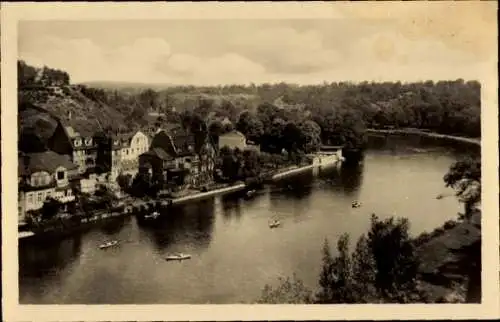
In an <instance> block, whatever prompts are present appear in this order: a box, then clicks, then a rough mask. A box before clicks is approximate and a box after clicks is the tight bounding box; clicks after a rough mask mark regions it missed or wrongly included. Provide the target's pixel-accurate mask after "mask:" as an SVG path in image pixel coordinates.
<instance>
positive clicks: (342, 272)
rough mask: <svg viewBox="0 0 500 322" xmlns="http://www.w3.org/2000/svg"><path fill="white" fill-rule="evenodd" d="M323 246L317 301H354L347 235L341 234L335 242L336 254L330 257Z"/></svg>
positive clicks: (326, 244)
mask: <svg viewBox="0 0 500 322" xmlns="http://www.w3.org/2000/svg"><path fill="white" fill-rule="evenodd" d="M327 247H328V243H327V242H325V245H324V246H323V265H324V266H323V268H322V271H321V275H320V281H319V283H320V286H321V288H320V291H319V293H318V295H317V299H318V302H319V303H355V302H356V298H355V297H354V295H355V293H354V292H353V278H352V263H351V258H350V255H349V235H348V234H343V235H342V236H340V238H339V240H338V242H337V251H338V253H339V254H338V256H337V257H335V258H333V259H331V257H330V252H329V250H328V249H327Z"/></svg>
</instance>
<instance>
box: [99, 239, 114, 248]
mask: <svg viewBox="0 0 500 322" xmlns="http://www.w3.org/2000/svg"><path fill="white" fill-rule="evenodd" d="M117 245H118V241H116V240H112V241H109V242H106V243H104V244H101V245H99V248H100V249H106V248H110V247H114V246H117Z"/></svg>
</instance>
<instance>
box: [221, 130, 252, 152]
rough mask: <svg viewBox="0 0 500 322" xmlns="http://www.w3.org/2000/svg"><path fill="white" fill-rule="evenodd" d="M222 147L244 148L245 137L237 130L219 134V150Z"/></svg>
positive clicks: (245, 145)
mask: <svg viewBox="0 0 500 322" xmlns="http://www.w3.org/2000/svg"><path fill="white" fill-rule="evenodd" d="M223 147H228V148H230V149H235V148H238V149H240V150H244V149H245V148H246V147H247V144H246V137H245V136H244V135H243V134H242V133H241V132H238V131H231V132H229V133H225V134H222V135H221V136H219V150H220V149H222V148H223Z"/></svg>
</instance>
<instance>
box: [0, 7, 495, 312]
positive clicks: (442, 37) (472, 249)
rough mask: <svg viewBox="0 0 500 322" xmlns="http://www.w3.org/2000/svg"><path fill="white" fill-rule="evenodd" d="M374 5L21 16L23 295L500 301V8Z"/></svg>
mask: <svg viewBox="0 0 500 322" xmlns="http://www.w3.org/2000/svg"><path fill="white" fill-rule="evenodd" d="M367 4H371V3H370V2H368V3H365V5H364V6H361V7H364V8H365V9H364V10H365V11H363V10H360V9H359V7H358V8H356V7H354V6H349V5H347V4H343V5H338V6H335V5H332V6H329V7H325V6H324V8H323V9H321V6H319V8H318V9H316V11H314V12H317V13H320V12H321V11H322V10H323V11H326V12H327V13H326V14H324V15H319V14H318V15H317V16H314V15H312V14H310V15H307V14H306V15H304V16H303V17H298V16H297V15H296V14H295V15H294V14H292V15H291V16H290V17H287V16H286V15H283V17H281V16H280V15H277V14H275V13H276V10H274V11H273V10H271V9H269V10H268V11H267V12H268V14H267V15H266V14H263V15H262V17H260V16H259V15H258V14H255V15H253V14H251V12H253V11H252V10H250V9H251V8H254V9H253V10H256V9H257V8H259V9H260V11H259V12H266V9H265V8H266V7H264V6H259V5H258V4H256V3H254V4H253V6H250V7H248V9H247V10H244V9H243V8H245V6H243V5H242V4H240V10H239V11H235V12H236V13H235V15H234V16H232V15H229V14H222V13H221V12H223V11H222V9H221V11H217V10H216V9H217V6H211V7H210V8H211V11H206V12H214V17H212V18H210V17H209V15H208V14H207V16H205V14H204V13H203V12H204V11H203V10H202V9H200V10H199V12H198V11H196V12H198V13H194V14H192V16H189V15H188V14H186V15H185V17H184V16H182V15H181V14H178V15H176V14H175V12H176V11H175V10H174V11H173V13H171V14H170V15H169V17H167V15H166V14H165V18H162V16H161V14H156V15H155V14H154V13H152V14H151V15H150V16H148V15H144V16H141V17H138V16H137V17H132V16H130V14H131V13H132V11H131V10H126V9H123V10H122V11H120V10H117V11H116V12H115V13H116V14H114V13H113V12H114V11H112V10H111V9H109V11H107V14H108V15H109V18H108V19H105V18H103V16H102V15H99V14H95V15H94V16H93V15H92V14H91V13H90V11H85V10H83V9H85V8H83V9H82V12H83V13H85V12H87V13H89V15H88V17H84V16H85V15H82V17H81V18H79V17H78V16H77V15H76V12H77V11H76V10H73V11H71V6H70V5H67V6H65V8H66V9H68V15H67V18H65V16H64V15H63V14H62V12H64V10H62V11H61V13H60V14H55V16H54V17H51V18H50V19H41V17H42V16H43V14H44V13H45V14H48V12H49V11H48V7H45V9H44V10H43V11H42V10H40V16H39V17H40V19H37V18H36V15H35V14H34V13H35V12H36V10H35V9H36V8H37V7H36V5H32V6H31V11H30V12H28V15H27V16H29V18H24V17H23V16H22V15H21V14H20V13H18V14H17V16H16V17H17V20H16V21H15V22H14V21H12V22H10V23H11V24H13V26H14V27H12V28H13V29H15V35H16V38H14V39H10V40H9V42H10V43H11V44H13V46H14V47H15V46H16V45H15V44H16V42H17V52H16V51H13V52H9V54H8V57H9V64H10V65H9V66H10V67H8V68H7V72H8V73H9V76H8V79H7V77H6V78H5V79H7V80H8V81H9V82H10V86H9V92H8V94H5V93H7V92H6V91H5V92H4V89H3V88H2V96H3V97H4V96H5V95H10V97H11V100H10V101H9V102H11V103H9V104H8V107H7V106H4V104H5V101H4V99H3V100H2V129H3V130H2V139H3V140H2V146H4V144H5V141H7V140H9V141H10V140H12V147H13V149H12V151H10V149H9V151H8V153H10V154H12V155H11V156H10V159H9V160H10V161H9V162H8V164H9V169H8V170H6V169H5V168H4V165H5V164H6V163H7V162H4V160H5V159H4V157H5V154H6V153H7V150H6V149H5V150H4V149H3V150H4V151H3V153H2V172H3V174H2V177H3V179H2V180H3V181H2V186H3V188H2V191H5V190H6V189H5V188H6V184H7V183H6V180H7V179H6V178H5V175H7V174H9V175H10V176H9V178H11V179H12V180H15V175H14V174H13V173H15V168H16V166H15V162H16V161H14V160H15V159H16V157H15V155H16V152H17V184H16V183H15V181H9V183H8V185H9V186H8V187H17V200H14V199H8V200H6V199H4V195H3V196H2V199H3V200H2V204H4V203H5V202H9V204H11V207H10V208H9V209H10V210H9V214H8V215H9V220H8V224H5V223H6V221H5V220H4V218H2V224H3V227H4V230H5V229H6V228H8V229H12V230H14V231H15V232H14V236H16V237H15V239H17V241H16V240H13V242H12V244H10V245H7V246H5V245H6V243H5V234H3V236H4V237H3V240H4V242H3V246H4V247H3V249H4V252H5V249H6V247H10V248H12V247H13V245H16V244H15V243H16V242H17V246H16V247H17V250H15V254H14V256H17V258H16V257H14V260H13V262H12V263H11V264H12V265H14V266H15V267H14V268H13V269H14V271H15V272H14V274H16V278H17V285H16V284H12V283H11V284H10V285H11V287H14V288H16V287H17V292H16V296H17V298H16V299H14V300H13V301H14V302H17V303H18V305H20V306H23V305H37V306H38V305H67V304H78V305H110V304H115V305H116V304H118V305H153V304H154V305H176V304H187V305H195V304H205V305H214V304H215V305H217V304H245V305H257V306H256V310H257V311H258V307H259V306H258V305H262V304H273V305H279V304H300V305H304V304H322V305H329V304H353V305H354V304H431V303H432V304H436V303H440V304H477V305H480V304H484V303H486V302H487V303H490V304H491V303H494V301H496V300H498V289H499V287H498V278H499V273H498V262H499V260H498V258H499V257H498V224H499V220H498V208H488V209H489V210H490V211H491V210H495V209H496V210H497V212H496V213H495V212H492V216H489V222H488V223H489V224H488V227H491V229H493V232H492V233H490V236H492V238H490V241H491V239H493V243H496V244H491V242H490V244H489V245H488V250H486V246H485V241H484V236H485V231H484V229H483V228H484V227H485V226H484V222H483V219H484V218H483V215H482V214H483V213H484V212H485V211H486V210H485V207H486V202H485V201H484V198H483V197H482V196H484V195H485V191H486V189H487V188H486V187H485V186H486V184H485V183H484V182H483V180H482V178H483V177H485V174H484V171H485V170H484V169H485V168H486V166H485V164H484V162H486V161H485V157H484V153H485V149H484V144H485V138H484V135H485V133H489V134H490V135H491V134H494V135H493V138H492V140H494V141H495V142H496V140H497V138H498V134H497V132H496V131H497V128H496V127H497V125H496V120H493V118H494V117H496V115H497V113H498V110H497V105H492V104H491V100H492V99H493V100H496V97H491V96H490V97H489V98H488V99H489V101H488V103H485V101H484V99H485V97H487V95H486V94H485V87H488V86H489V88H490V91H491V90H492V89H491V86H492V85H493V92H495V90H496V89H495V86H498V85H497V84H495V83H493V84H489V85H488V84H486V83H485V82H487V81H491V80H492V79H493V80H496V76H493V78H492V76H491V74H493V75H494V74H496V73H495V71H494V70H493V69H491V66H493V67H495V66H496V60H497V56H496V52H495V49H494V48H496V44H494V43H492V42H491V40H492V37H490V36H491V35H493V36H494V38H496V9H497V7H496V3H494V2H493V3H488V2H486V3H477V4H476V5H473V4H467V3H462V4H457V3H450V2H446V1H443V2H440V3H438V4H436V5H430V4H427V5H417V4H408V5H406V6H396V5H394V8H397V10H396V9H393V8H391V6H390V3H385V4H384V5H381V6H379V7H377V6H373V11H370V10H371V9H370V7H369V6H368V5H367ZM11 5H12V6H11V8H7V9H16V7H15V6H14V5H13V4H11ZM150 5H151V4H150ZM196 5H197V4H191V6H190V7H189V6H187V8H194V7H196ZM205 5H206V4H205ZM293 5H294V4H293V3H291V4H290V5H289V7H290V8H291V7H293ZM86 6H88V7H89V8H88V9H89V10H90V8H91V7H92V5H91V4H87V5H86ZM199 6H200V8H201V6H202V4H199ZM218 6H219V8H220V7H224V5H223V4H219V5H218ZM157 7H158V8H160V7H161V5H159V4H157ZM178 7H179V6H178ZM271 7H272V6H271ZM284 7H286V5H285V6H284ZM306 7H307V6H306ZM20 8H22V7H19V8H17V9H18V10H20ZM131 8H132V7H130V8H129V9H131ZM149 8H150V9H152V6H149ZM187 8H186V9H184V10H180V11H178V12H183V13H187V12H188V11H189V10H188V9H187ZM207 8H208V6H207ZM232 8H236V7H232ZM296 8H299V7H296ZM326 8H329V9H331V11H330V10H324V9H326ZM5 9H6V8H4V7H3V5H2V11H4V12H5ZM61 9H64V7H62V8H61ZM391 10H392V11H391ZM160 11H161V10H160ZM306 11H307V10H306ZM369 11H370V13H368V12H369ZM4 12H3V13H2V31H3V30H5V28H4V22H5V19H4V17H8V13H7V14H5V16H4ZM7 12H9V11H7ZM12 12H13V15H14V12H15V10H12ZM100 12H101V13H102V12H103V11H100ZM120 12H123V15H120ZM145 12H152V10H149V11H148V10H146V8H145ZM166 12H168V10H167V11H166ZM171 12H172V11H171ZM226 12H229V11H226ZM294 12H299V11H294ZM310 12H313V11H312V10H311V11H310ZM332 12H335V14H332ZM391 12H392V14H391ZM127 15H128V16H127ZM172 16H173V17H172ZM188 16H189V17H188ZM11 17H13V16H11ZM471 25H473V26H474V27H473V28H472V29H470V28H469V26H471ZM477 30H481V32H483V33H484V37H480V36H478V35H477V33H476V31H477ZM4 40H5V38H4V33H3V34H2V48H3V51H2V71H4V73H5V70H6V69H5V67H4V66H5V65H4V62H5V57H4V53H5V52H7V51H6V50H5V44H4ZM495 41H496V39H495ZM492 48H493V49H492ZM492 63H493V65H492ZM14 64H15V65H16V66H17V67H14ZM16 80H17V83H16ZM2 83H4V77H2ZM16 94H17V95H16ZM16 96H17V98H16ZM495 104H497V101H495ZM16 105H17V109H16V107H15V106H16ZM486 106H487V108H488V111H486V108H485V107H486ZM7 110H8V112H6V111H7ZM486 113H487V114H486ZM6 114H7V115H6ZM485 115H487V116H485ZM11 116H12V117H11ZM491 116H493V117H491ZM7 117H9V120H8V121H7V120H6V118H7ZM15 119H17V129H16V128H15V127H16V125H14V124H16V123H15ZM487 119H489V120H490V121H492V122H495V123H494V124H493V129H491V130H488V129H487V128H486V125H485V124H486V123H485V122H486V120H487ZM6 126H10V128H9V130H8V131H9V132H6V130H7V129H6ZM488 126H489V127H490V128H491V127H492V125H491V124H490V125H488ZM16 131H17V132H16ZM14 133H17V140H16V139H15V138H16V135H15V134H14ZM495 135H496V137H495ZM489 142H493V141H489ZM482 145H483V149H482ZM495 146H496V143H493V146H492V145H491V144H490V149H489V150H490V153H493V152H494V149H495ZM491 147H492V148H491ZM482 156H483V158H482ZM490 160H491V161H490V162H498V161H495V160H498V159H497V156H496V157H494V158H493V157H492V158H491V159H490ZM497 166H498V163H497V164H496V167H497ZM489 169H490V171H491V169H493V171H496V170H495V164H492V163H489ZM488 177H495V178H494V180H495V181H493V184H492V186H493V188H489V189H490V190H489V192H488V193H489V194H490V197H488V198H489V199H488V200H492V198H491V196H493V200H495V191H496V196H498V190H496V189H498V181H497V180H498V173H497V174H495V173H490V175H489V176H488ZM489 182H491V181H489ZM491 189H495V190H491ZM492 192H493V193H492ZM10 193H12V195H11V196H15V191H11V192H10ZM16 204H17V216H16V215H15V213H14V212H13V211H16V208H15V205H16ZM488 207H491V206H488ZM494 207H498V205H496V206H494ZM4 211H5V210H4V209H3V210H2V217H5V215H6V213H5V212H4ZM16 218H17V221H16V220H15V219H16ZM15 223H17V224H15ZM16 227H17V228H16ZM488 227H486V228H488ZM495 234H496V235H495ZM12 251H14V250H12ZM487 251H488V252H487ZM485 256H488V257H489V258H490V259H493V264H488V265H489V267H491V268H492V270H493V275H495V274H496V275H495V276H493V278H492V279H491V281H494V282H495V283H496V285H497V287H496V291H495V292H492V291H491V290H490V291H487V292H486V293H485V289H484V287H485V285H491V281H490V282H488V281H484V278H485V275H484V274H485V270H484V267H485V264H484V263H485ZM490 262H491V261H490ZM4 263H5V262H4ZM492 265H496V266H492ZM493 268H494V269H493ZM492 270H490V272H491V271H492ZM495 271H496V273H495ZM4 277H5V276H4ZM4 283H5V279H4ZM4 290H5V285H4ZM485 294H489V295H488V296H489V298H490V299H491V300H488V301H486V300H485V296H486V295H485ZM485 301H486V302H485ZM403 306H404V305H403ZM403 306H401V307H403ZM48 307H50V306H48ZM167 307H168V306H167ZM318 307H319V309H321V308H322V307H324V306H318ZM497 308H498V304H497ZM167 310H168V308H167ZM438 310H439V309H438ZM450 312H451V313H452V312H453V309H451V310H450ZM451 313H450V314H451ZM54 316H57V315H54Z"/></svg>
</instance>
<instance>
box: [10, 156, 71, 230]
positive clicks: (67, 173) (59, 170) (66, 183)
mask: <svg viewBox="0 0 500 322" xmlns="http://www.w3.org/2000/svg"><path fill="white" fill-rule="evenodd" d="M78 179H79V173H78V167H77V166H76V165H75V164H73V163H72V162H71V161H70V159H69V157H68V156H65V155H60V154H58V153H55V152H53V151H45V152H39V153H29V154H21V155H19V157H18V183H19V207H18V208H19V220H20V221H23V220H24V218H25V214H26V213H27V212H28V211H32V210H38V209H41V208H42V207H43V204H44V201H45V200H46V199H47V198H49V197H52V198H54V199H56V200H58V201H60V202H61V203H63V204H68V203H71V202H74V201H75V196H74V194H73V183H74V182H75V181H77V180H78Z"/></svg>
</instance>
